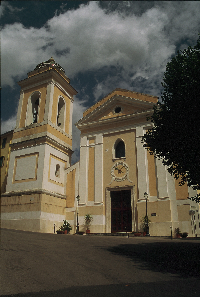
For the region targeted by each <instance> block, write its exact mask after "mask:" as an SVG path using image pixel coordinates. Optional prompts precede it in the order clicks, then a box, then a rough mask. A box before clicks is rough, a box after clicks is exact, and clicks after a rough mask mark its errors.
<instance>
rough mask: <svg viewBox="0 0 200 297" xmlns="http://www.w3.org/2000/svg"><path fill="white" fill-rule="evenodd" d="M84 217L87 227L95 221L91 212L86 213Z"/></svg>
mask: <svg viewBox="0 0 200 297" xmlns="http://www.w3.org/2000/svg"><path fill="white" fill-rule="evenodd" d="M84 219H85V225H86V227H87V229H88V228H89V226H90V224H91V222H92V221H93V217H92V215H90V214H86V215H85V218H84Z"/></svg>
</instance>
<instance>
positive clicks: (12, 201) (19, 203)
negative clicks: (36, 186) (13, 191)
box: [1, 194, 41, 213]
mask: <svg viewBox="0 0 200 297" xmlns="http://www.w3.org/2000/svg"><path fill="white" fill-rule="evenodd" d="M40 205H41V197H40V194H33V195H21V196H11V197H1V212H2V213H10V212H27V211H39V210H40Z"/></svg>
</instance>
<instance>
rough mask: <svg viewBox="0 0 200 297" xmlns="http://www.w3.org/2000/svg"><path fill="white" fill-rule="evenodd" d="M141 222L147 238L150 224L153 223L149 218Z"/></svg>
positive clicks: (145, 217)
mask: <svg viewBox="0 0 200 297" xmlns="http://www.w3.org/2000/svg"><path fill="white" fill-rule="evenodd" d="M141 222H142V224H141V227H142V230H143V236H145V235H146V234H147V233H148V232H147V231H148V230H147V229H148V228H149V224H150V223H151V221H150V219H149V217H148V216H144V217H142V219H141Z"/></svg>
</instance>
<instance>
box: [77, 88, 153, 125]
mask: <svg viewBox="0 0 200 297" xmlns="http://www.w3.org/2000/svg"><path fill="white" fill-rule="evenodd" d="M156 102H157V97H153V96H149V95H144V94H141V93H135V92H131V91H127V90H121V89H116V90H115V91H113V92H112V93H110V94H109V95H108V96H106V97H105V98H103V99H102V100H100V101H98V102H97V103H96V104H94V105H93V106H91V107H90V108H89V109H88V110H86V111H85V112H84V114H83V118H82V119H81V120H79V121H78V123H77V127H81V126H82V125H87V124H89V123H96V124H97V123H98V122H99V123H104V122H107V121H109V122H110V121H112V119H113V121H114V120H116V119H122V118H123V119H124V118H126V117H130V116H134V115H138V114H143V113H145V112H148V111H151V110H152V109H153V105H154V104H155V103H156Z"/></svg>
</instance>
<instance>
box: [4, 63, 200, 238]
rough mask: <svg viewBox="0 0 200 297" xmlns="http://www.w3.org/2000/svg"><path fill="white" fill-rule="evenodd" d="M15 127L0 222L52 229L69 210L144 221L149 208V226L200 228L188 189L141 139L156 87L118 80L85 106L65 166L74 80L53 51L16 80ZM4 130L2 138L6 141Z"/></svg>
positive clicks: (95, 224)
mask: <svg viewBox="0 0 200 297" xmlns="http://www.w3.org/2000/svg"><path fill="white" fill-rule="evenodd" d="M19 85H20V86H21V94H20V100H19V107H18V114H17V121H16V128H15V129H14V131H11V132H8V133H7V134H4V135H2V143H1V145H3V142H4V144H5V143H6V144H5V146H4V148H3V149H4V150H5V152H4V151H3V153H4V159H2V164H1V165H2V166H1V167H2V168H1V169H2V170H1V172H2V184H1V186H2V198H1V213H2V215H1V226H2V227H3V228H11V229H20V230H28V231H37V232H50V233H53V232H54V229H55V227H56V229H58V227H59V226H61V225H62V222H63V220H65V219H66V220H67V221H68V222H69V223H70V224H71V225H72V228H73V229H72V233H75V232H76V228H77V217H78V224H79V230H80V231H85V225H84V216H85V215H86V214H91V215H92V217H93V221H92V224H91V227H90V230H91V232H92V233H115V232H133V231H141V228H142V226H141V224H142V219H143V218H144V216H145V215H146V213H147V214H148V217H149V219H150V224H149V232H150V234H151V235H152V236H169V235H170V234H171V230H172V231H174V230H175V228H180V230H181V231H182V232H188V234H189V236H196V235H197V236H198V235H200V223H199V221H200V220H199V205H198V204H197V203H196V202H193V201H190V200H188V199H187V197H188V196H191V195H193V194H195V193H194V191H193V190H192V189H191V188H189V187H187V185H184V186H181V187H180V186H179V181H178V180H175V179H174V178H173V177H172V176H171V175H170V174H169V173H168V171H167V168H166V167H165V166H164V165H163V164H162V162H161V160H158V159H157V158H154V156H153V155H151V154H150V153H149V152H148V151H147V150H146V149H145V148H144V147H143V143H142V142H141V140H142V136H143V135H144V133H146V131H147V129H150V128H151V127H152V126H151V125H152V123H151V122H149V121H147V116H150V115H151V114H152V112H153V106H154V104H155V103H156V102H157V97H154V96H150V95H145V94H141V93H136V92H132V91H128V90H123V89H115V90H114V91H113V92H111V93H110V94H108V95H107V96H106V97H104V98H103V99H101V100H100V101H98V102H97V103H96V104H94V105H93V106H91V107H90V108H89V109H87V110H86V111H85V112H84V114H83V118H82V119H80V120H79V121H78V122H77V123H76V126H77V128H78V129H79V130H80V131H81V139H80V161H79V162H77V163H75V164H74V165H72V166H71V156H72V153H73V151H72V113H73V101H74V96H75V95H76V93H77V92H76V90H75V89H74V88H73V87H72V86H71V85H70V80H69V78H68V77H67V76H66V75H65V72H64V69H63V68H62V67H61V66H60V65H58V64H57V63H55V61H54V59H53V58H51V59H49V60H48V61H47V62H43V63H41V64H39V65H37V66H36V68H35V69H34V70H33V71H31V72H30V73H28V78H27V79H24V80H22V81H20V82H19ZM5 139H7V142H6V141H5Z"/></svg>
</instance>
